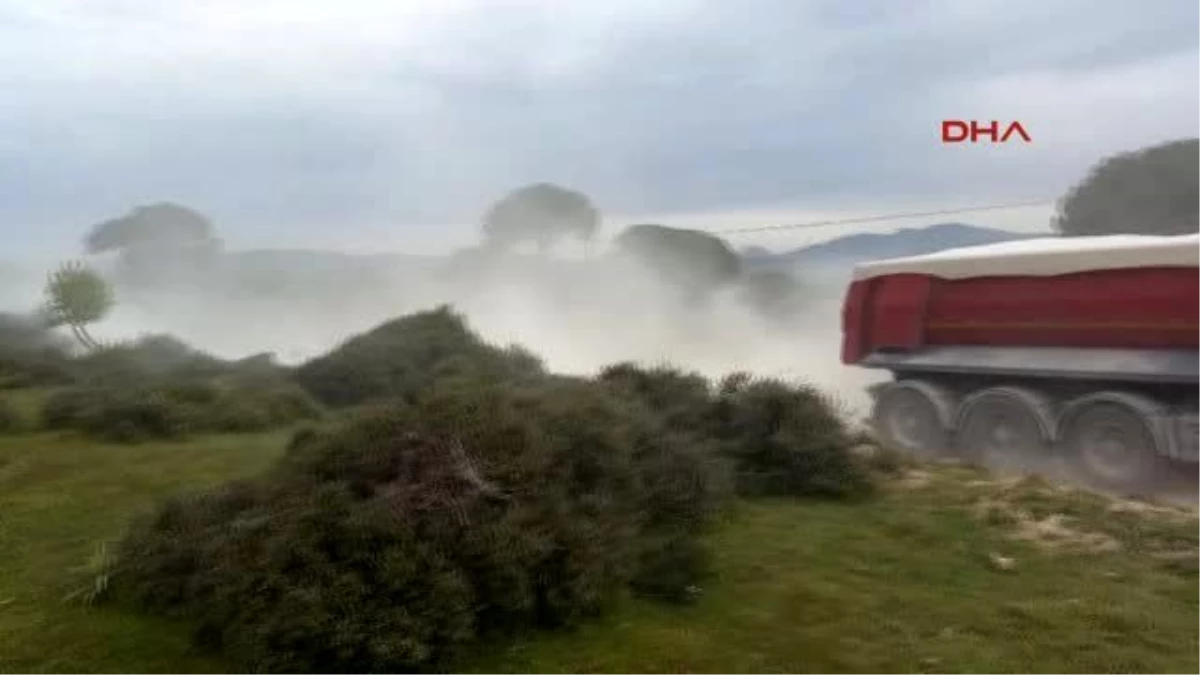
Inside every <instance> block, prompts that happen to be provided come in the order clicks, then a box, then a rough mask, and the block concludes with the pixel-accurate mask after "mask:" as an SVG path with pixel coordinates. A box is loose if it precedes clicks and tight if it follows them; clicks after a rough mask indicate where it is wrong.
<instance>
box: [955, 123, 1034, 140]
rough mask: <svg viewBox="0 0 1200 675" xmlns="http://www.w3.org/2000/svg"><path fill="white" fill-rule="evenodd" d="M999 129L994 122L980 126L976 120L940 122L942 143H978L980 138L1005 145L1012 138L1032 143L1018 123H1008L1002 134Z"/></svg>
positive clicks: (1027, 133)
mask: <svg viewBox="0 0 1200 675" xmlns="http://www.w3.org/2000/svg"><path fill="white" fill-rule="evenodd" d="M1000 129H1001V123H1000V122H997V121H996V120H992V121H990V122H988V123H987V124H980V122H979V121H978V120H942V143H962V142H963V141H968V140H969V141H970V142H972V143H978V142H979V137H980V136H985V137H987V139H988V142H989V143H1007V142H1008V141H1009V139H1010V138H1012V137H1013V136H1018V137H1020V139H1021V140H1023V141H1025V142H1026V143H1032V142H1033V139H1032V138H1030V136H1029V132H1027V131H1025V127H1023V126H1021V123H1020V122H1015V121H1014V122H1009V123H1008V126H1007V127H1004V132H1003V133H1001V132H1000Z"/></svg>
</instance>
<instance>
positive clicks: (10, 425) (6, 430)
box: [0, 398, 25, 434]
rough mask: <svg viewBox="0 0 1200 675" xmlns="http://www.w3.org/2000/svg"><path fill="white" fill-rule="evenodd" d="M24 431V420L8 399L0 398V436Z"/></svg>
mask: <svg viewBox="0 0 1200 675" xmlns="http://www.w3.org/2000/svg"><path fill="white" fill-rule="evenodd" d="M24 429H25V420H24V418H22V417H21V413H20V411H18V410H17V408H16V406H14V405H13V404H12V403H11V402H10V401H9V400H8V399H4V398H0V434H11V433H16V432H18V431H23V430H24Z"/></svg>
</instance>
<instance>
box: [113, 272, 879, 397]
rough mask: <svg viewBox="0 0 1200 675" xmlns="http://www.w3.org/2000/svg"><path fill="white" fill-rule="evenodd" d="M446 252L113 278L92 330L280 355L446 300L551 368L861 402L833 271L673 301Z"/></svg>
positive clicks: (497, 338) (865, 378)
mask: <svg viewBox="0 0 1200 675" xmlns="http://www.w3.org/2000/svg"><path fill="white" fill-rule="evenodd" d="M233 258H236V254H235V256H233ZM452 263H454V258H453V257H451V258H446V259H435V260H432V261H423V262H420V263H418V262H416V261H411V260H401V259H397V260H396V262H394V263H393V264H388V265H384V266H376V267H375V268H372V269H370V270H364V269H348V270H346V271H338V272H336V273H334V272H330V271H328V270H320V271H314V270H313V269H312V268H311V267H310V266H306V265H300V264H298V263H297V264H291V263H289V264H288V265H285V266H284V267H282V268H275V269H272V270H271V271H270V273H269V274H260V275H258V276H257V277H255V276H254V275H248V274H246V273H245V270H244V269H242V270H241V272H238V271H236V270H233V269H226V270H215V271H211V272H209V273H207V274H204V275H201V276H198V277H193V278H190V279H186V280H182V281H181V280H176V281H175V282H171V283H166V282H160V283H152V284H145V283H143V284H119V285H118V286H117V297H118V301H119V304H118V305H117V307H116V308H115V309H114V311H113V313H112V314H111V315H110V316H109V318H107V319H106V320H105V321H104V322H102V323H101V324H99V325H97V326H96V332H97V333H98V334H101V335H102V336H103V337H104V338H106V339H111V340H116V339H122V338H129V337H135V336H137V335H141V334H147V333H168V334H171V335H174V336H176V337H178V338H180V339H182V340H184V341H186V342H188V343H190V344H192V345H194V346H196V347H198V348H201V349H204V350H205V351H208V352H210V353H213V354H216V355H218V356H222V357H226V358H238V357H243V356H247V355H249V354H254V353H261V352H272V353H274V354H275V356H276V358H277V359H278V360H279V361H281V362H283V363H292V364H294V363H298V362H300V361H303V360H305V359H307V358H310V357H313V356H315V355H317V354H319V353H321V352H323V351H326V350H328V349H330V348H331V347H333V346H335V345H336V344H338V343H339V342H341V341H343V340H345V339H347V338H349V337H352V336H353V335H355V334H356V333H359V332H362V331H365V330H368V329H370V328H372V327H374V326H376V325H378V324H379V323H381V322H383V321H385V320H388V319H391V318H395V317H397V316H400V315H403V314H407V313H410V312H414V311H420V310H426V309H431V308H433V307H435V306H437V305H440V304H450V305H452V306H453V307H455V309H456V310H457V311H459V312H461V313H462V314H463V315H464V316H466V318H467V319H468V321H469V323H470V325H471V326H472V327H473V328H474V329H475V330H476V331H477V332H478V333H479V334H480V335H481V336H482V337H483V338H484V339H486V340H487V341H489V342H492V343H496V344H510V343H517V344H520V345H523V346H524V347H526V348H528V349H530V350H531V351H533V352H535V353H536V354H538V355H540V356H541V357H542V358H543V359H544V361H545V363H546V365H547V367H549V368H550V369H551V370H554V371H556V372H561V373H569V374H582V375H586V374H592V373H595V372H596V371H597V370H598V369H600V368H601V367H602V366H604V365H607V364H610V363H614V362H618V361H635V362H638V363H641V364H645V365H658V364H670V365H673V366H677V367H680V368H683V369H687V370H694V371H697V372H700V373H702V374H704V375H706V376H709V377H712V378H716V377H720V376H722V375H725V374H728V373H730V372H734V371H746V372H750V373H753V374H756V375H761V376H771V377H779V378H783V379H787V380H789V381H804V382H808V383H810V384H813V385H815V386H817V387H820V388H821V389H822V390H824V391H826V392H827V393H829V394H830V395H831V396H833V397H834V398H835V399H837V400H838V401H839V402H840V403H841V404H842V405H843V407H844V408H845V409H846V412H847V414H848V415H852V416H854V417H859V416H861V415H862V414H863V412H864V411H865V408H866V405H867V397H866V393H865V391H864V387H865V386H866V385H867V384H869V383H871V382H873V381H876V380H877V379H878V377H879V376H878V374H876V373H873V372H870V371H863V370H860V369H854V368H848V367H844V366H842V365H841V363H840V361H839V358H838V354H839V340H840V315H839V311H840V304H841V296H842V293H843V291H844V285H843V284H844V280H843V279H840V278H838V276H837V275H833V276H830V275H815V276H813V275H810V276H805V275H803V274H801V275H799V276H798V283H799V284H800V293H799V298H798V300H797V301H796V302H795V303H793V304H792V305H789V307H788V308H787V309H786V310H779V309H774V310H771V311H767V310H764V309H763V308H762V307H759V306H756V305H755V304H754V303H753V302H752V301H751V299H749V298H747V296H746V293H745V292H744V289H740V288H737V287H736V286H735V287H731V288H727V289H723V290H720V291H718V292H717V293H715V294H714V295H713V296H711V297H709V298H708V299H707V300H706V301H703V302H687V301H685V300H684V299H682V298H681V297H679V294H678V293H676V292H674V290H673V289H672V288H671V287H670V285H669V284H666V283H664V282H663V281H660V280H659V278H658V277H657V276H655V275H654V274H653V273H651V272H649V271H647V270H644V269H640V268H637V267H633V266H630V265H627V264H622V263H619V262H616V261H614V260H613V259H611V258H609V257H604V256H601V257H598V258H597V259H594V260H553V259H547V258H541V257H537V256H520V255H513V256H509V257H507V258H506V259H505V260H503V261H502V262H501V263H500V264H492V265H488V266H477V265H474V264H461V263H460V264H457V265H455V264H452ZM228 264H231V265H234V264H235V263H228ZM236 265H241V266H243V267H244V266H245V261H244V260H243V261H241V262H239V263H236ZM264 278H265V280H266V281H267V282H269V283H263V279H264ZM256 279H257V281H255V280H256Z"/></svg>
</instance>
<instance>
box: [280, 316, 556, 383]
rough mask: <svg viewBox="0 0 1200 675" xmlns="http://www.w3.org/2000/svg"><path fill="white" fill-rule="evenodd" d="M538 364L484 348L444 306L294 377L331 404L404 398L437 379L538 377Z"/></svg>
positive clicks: (358, 340)
mask: <svg viewBox="0 0 1200 675" xmlns="http://www.w3.org/2000/svg"><path fill="white" fill-rule="evenodd" d="M543 374H544V373H543V371H542V368H541V364H540V362H538V360H537V358H536V357H534V356H533V355H531V354H529V353H528V352H525V351H523V350H520V349H517V348H510V349H508V350H504V349H498V348H496V347H493V346H490V345H488V344H486V343H484V342H483V341H482V340H480V339H479V337H478V336H476V335H475V334H474V333H472V332H471V331H470V330H469V329H468V328H467V326H466V323H465V322H464V321H463V319H462V317H460V316H458V315H457V314H454V313H453V312H451V311H450V309H449V308H448V307H440V308H438V309H436V310H432V311H427V312H419V313H416V314H411V315H409V316H405V317H401V318H399V319H395V320H392V321H389V322H387V323H384V324H383V325H381V326H379V327H377V328H375V329H373V330H371V331H368V332H367V333H364V334H362V335H358V336H356V337H354V338H352V339H350V340H349V341H347V342H346V343H344V344H343V345H341V346H340V347H338V348H337V349H334V350H333V351H331V352H329V353H328V354H325V355H323V356H320V357H317V358H315V359H313V360H311V361H308V362H307V363H305V364H303V365H302V366H301V367H300V368H299V369H297V371H296V373H295V378H296V381H297V382H299V383H300V385H301V386H303V387H304V388H305V389H306V390H307V391H308V392H309V393H310V394H312V395H313V396H314V397H315V398H316V399H317V400H319V401H321V402H323V403H326V404H329V405H336V406H345V405H356V404H361V403H364V402H367V401H370V400H374V399H391V398H397V399H408V400H411V399H412V398H413V397H414V396H416V394H417V393H418V392H420V391H421V390H422V389H424V388H426V387H428V386H429V385H431V384H432V383H433V382H435V381H437V380H438V379H441V378H445V377H473V378H483V379H489V380H498V381H509V380H523V379H530V378H536V377H539V376H541V375H543Z"/></svg>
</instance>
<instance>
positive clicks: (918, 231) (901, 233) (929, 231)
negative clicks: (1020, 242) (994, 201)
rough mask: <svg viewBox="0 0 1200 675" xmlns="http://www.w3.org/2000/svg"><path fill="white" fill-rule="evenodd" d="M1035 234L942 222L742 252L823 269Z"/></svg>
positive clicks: (754, 259)
mask: <svg viewBox="0 0 1200 675" xmlns="http://www.w3.org/2000/svg"><path fill="white" fill-rule="evenodd" d="M1037 236H1046V235H1037V234H1026V233H1021V232H1010V231H1008V230H997V229H993V228H990V227H978V226H975V225H966V224H964V223H941V224H938V225H930V226H928V227H921V228H908V229H903V230H898V231H896V232H889V233H887V234H875V233H862V234H851V235H847V236H845V237H838V238H837V239H833V240H830V241H826V242H822V243H820V244H814V245H812V246H805V247H803V248H798V249H795V250H792V251H788V252H786V253H768V254H766V255H764V251H762V250H761V249H758V250H755V249H753V248H751V249H747V250H744V251H743V252H742V254H743V256H744V257H745V258H746V261H747V262H748V263H750V264H751V265H754V266H764V265H765V266H776V265H789V266H790V265H798V266H802V267H826V266H835V265H837V266H843V265H853V264H855V263H858V262H863V261H866V260H879V259H882V258H902V257H906V256H913V255H922V254H925V253H934V252H936V251H943V250H946V249H948V248H959V247H962V246H980V245H983V244H997V243H1000V242H1004V241H1014V240H1017V239H1030V238H1033V237H1037Z"/></svg>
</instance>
